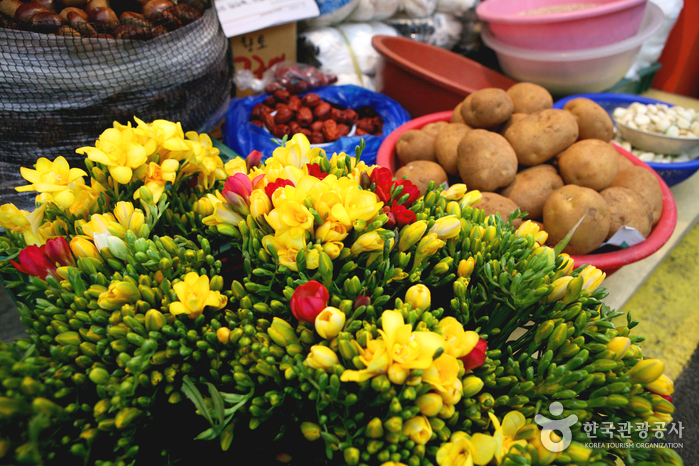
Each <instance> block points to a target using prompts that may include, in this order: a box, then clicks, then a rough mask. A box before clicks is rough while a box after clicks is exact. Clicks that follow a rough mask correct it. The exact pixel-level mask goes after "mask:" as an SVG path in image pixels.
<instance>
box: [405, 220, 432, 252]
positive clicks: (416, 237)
mask: <svg viewBox="0 0 699 466" xmlns="http://www.w3.org/2000/svg"><path fill="white" fill-rule="evenodd" d="M426 231H427V222H426V221H424V220H418V221H416V222H415V223H412V224H410V225H406V226H404V227H403V229H402V230H401V232H400V241H399V242H398V250H400V251H401V252H403V251H407V250H408V249H410V248H412V247H413V246H414V245H415V244H417V242H418V241H420V238H422V235H424V234H425V232H426Z"/></svg>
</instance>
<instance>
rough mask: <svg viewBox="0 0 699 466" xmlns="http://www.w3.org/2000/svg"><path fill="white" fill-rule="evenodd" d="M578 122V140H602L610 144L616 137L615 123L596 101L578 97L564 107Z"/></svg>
mask: <svg viewBox="0 0 699 466" xmlns="http://www.w3.org/2000/svg"><path fill="white" fill-rule="evenodd" d="M563 109H564V110H568V111H569V112H570V113H572V114H573V116H574V117H575V120H576V121H577V122H578V129H579V132H578V139H579V140H580V139H601V140H602V141H604V142H609V141H611V140H612V138H613V137H614V123H612V119H611V117H610V116H609V113H607V111H606V110H605V109H603V108H602V107H601V106H600V105H599V104H598V103H597V102H595V101H594V100H590V99H586V98H584V97H578V98H577V99H573V100H570V101H568V102H566V104H565V105H564V106H563Z"/></svg>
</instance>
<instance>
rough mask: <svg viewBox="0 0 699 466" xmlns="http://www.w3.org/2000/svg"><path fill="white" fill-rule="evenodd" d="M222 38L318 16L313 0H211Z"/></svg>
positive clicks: (318, 12) (316, 6) (318, 11)
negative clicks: (221, 29) (216, 13)
mask: <svg viewBox="0 0 699 466" xmlns="http://www.w3.org/2000/svg"><path fill="white" fill-rule="evenodd" d="M214 5H215V6H216V11H217V12H218V18H219V21H220V22H221V27H222V28H223V33H224V34H225V35H226V37H233V36H238V35H240V34H245V33H248V32H251V31H257V30H259V29H263V28H266V27H269V26H274V25H277V24H282V23H289V22H292V21H299V20H302V19H306V18H312V17H314V16H318V15H320V10H319V9H318V5H317V4H316V2H315V1H314V0H215V2H214Z"/></svg>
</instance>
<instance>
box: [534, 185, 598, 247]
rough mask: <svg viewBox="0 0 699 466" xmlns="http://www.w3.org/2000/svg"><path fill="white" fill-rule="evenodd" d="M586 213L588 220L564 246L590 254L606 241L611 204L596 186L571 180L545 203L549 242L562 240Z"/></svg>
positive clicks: (552, 243)
mask: <svg viewBox="0 0 699 466" xmlns="http://www.w3.org/2000/svg"><path fill="white" fill-rule="evenodd" d="M583 216H585V218H584V220H583V221H582V222H581V223H580V225H579V226H578V228H577V230H575V233H574V234H573V237H572V238H571V239H570V242H569V243H568V244H567V245H566V247H565V248H564V249H563V252H565V253H567V254H587V253H589V252H592V251H594V250H595V249H597V247H598V246H599V245H600V244H602V241H604V239H605V238H606V237H607V233H609V226H610V215H609V207H608V206H607V203H606V202H605V200H604V198H603V197H602V195H601V194H600V193H598V192H597V191H595V190H594V189H590V188H585V187H583V186H576V185H574V184H569V185H566V186H563V187H562V188H560V189H558V190H556V191H554V192H553V194H551V197H549V198H548V200H547V201H546V204H544V229H545V230H546V232H547V233H548V234H549V238H548V243H549V244H550V245H551V246H554V245H556V244H558V243H559V242H560V241H561V240H562V239H563V238H565V236H566V235H567V234H568V232H569V231H570V230H571V229H572V228H573V227H574V226H575V225H576V224H577V223H578V222H579V221H580V219H581V218H582V217H583Z"/></svg>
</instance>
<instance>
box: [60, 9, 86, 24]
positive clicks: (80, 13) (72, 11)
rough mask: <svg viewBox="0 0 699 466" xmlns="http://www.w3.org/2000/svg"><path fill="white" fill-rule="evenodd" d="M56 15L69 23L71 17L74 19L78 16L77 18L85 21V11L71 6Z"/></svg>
mask: <svg viewBox="0 0 699 466" xmlns="http://www.w3.org/2000/svg"><path fill="white" fill-rule="evenodd" d="M58 15H59V16H60V17H61V18H63V19H65V20H66V21H70V20H71V17H75V15H78V16H79V17H81V18H82V19H84V20H85V21H87V13H85V10H81V9H80V8H75V7H72V6H69V7H66V8H64V9H62V10H61V12H60V13H59V14H58Z"/></svg>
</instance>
